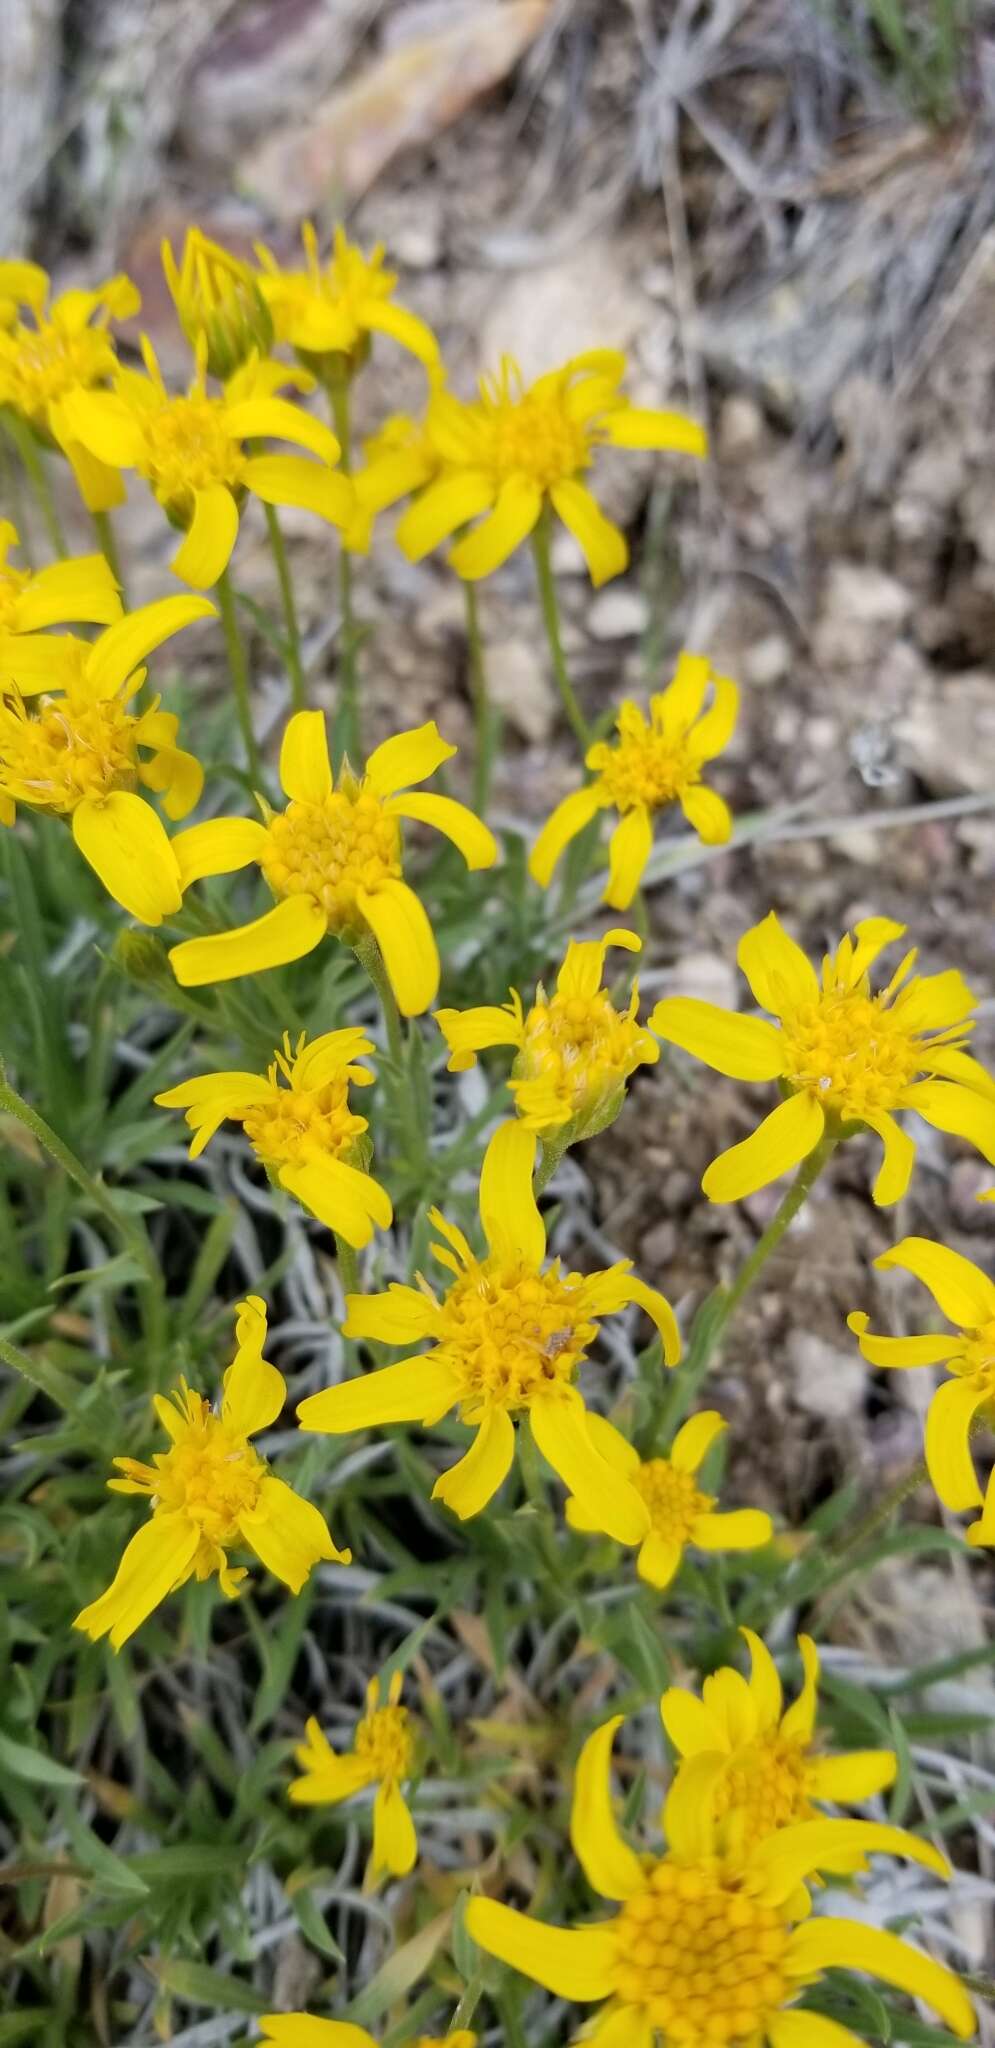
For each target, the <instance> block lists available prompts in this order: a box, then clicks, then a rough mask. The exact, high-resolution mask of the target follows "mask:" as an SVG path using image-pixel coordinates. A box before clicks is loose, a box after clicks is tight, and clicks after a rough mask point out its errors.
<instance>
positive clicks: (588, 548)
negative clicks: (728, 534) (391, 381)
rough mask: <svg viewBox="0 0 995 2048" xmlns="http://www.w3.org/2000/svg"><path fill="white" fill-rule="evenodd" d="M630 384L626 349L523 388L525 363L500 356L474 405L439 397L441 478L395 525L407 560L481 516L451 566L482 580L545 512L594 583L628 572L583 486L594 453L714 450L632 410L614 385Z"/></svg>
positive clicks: (436, 420) (695, 434)
mask: <svg viewBox="0 0 995 2048" xmlns="http://www.w3.org/2000/svg"><path fill="white" fill-rule="evenodd" d="M624 375H625V357H624V355H622V354H621V353H620V351H619V350H617V349H609V348H603V349H592V350H591V351H590V352H589V353H588V354H587V355H582V356H574V357H573V358H572V359H571V360H570V362H567V363H564V364H563V366H562V368H561V369H559V370H549V371H547V373H546V375H545V376H544V377H539V378H538V379H537V381H536V382H535V383H534V384H530V385H528V386H527V387H523V384H522V375H521V371H520V370H519V367H518V364H517V363H516V362H515V361H514V360H513V359H512V357H510V356H505V357H504V358H503V360H502V364H501V369H500V371H499V373H498V374H497V375H496V376H493V377H484V378H482V379H481V382H480V396H479V398H477V399H475V400H473V401H472V403H470V404H466V403H465V402H464V401H463V400H462V399H459V398H454V397H453V395H452V393H451V392H448V391H437V392H436V393H435V395H434V396H433V398H432V400H431V403H430V405H429V411H428V433H429V438H430V440H431V441H432V442H434V445H435V448H436V451H437V453H438V456H439V459H440V462H441V465H442V475H441V476H440V478H439V480H438V482H437V483H434V484H432V485H430V487H429V489H428V490H426V491H424V492H423V494H422V495H421V497H420V498H419V499H418V500H417V502H416V503H415V504H414V505H412V506H410V507H409V509H408V511H407V512H406V513H405V514H404V517H403V519H402V520H401V522H400V525H399V526H398V529H397V542H398V546H399V547H400V548H401V550H402V552H403V553H404V554H406V555H407V556H408V559H409V561H412V562H417V561H420V560H421V558H422V556H423V555H427V554H429V553H430V552H431V550H432V549H433V548H436V547H438V546H439V543H440V542H441V541H444V540H447V539H448V538H449V536H450V534H453V533H455V532H456V530H457V528H458V527H461V526H465V525H466V523H467V521H468V520H470V519H476V518H477V516H478V514H479V513H481V512H484V513H486V515H487V516H486V518H484V519H483V520H482V521H481V524H480V525H479V526H478V527H476V529H475V530H474V532H473V533H469V534H466V535H465V536H464V537H463V539H462V540H459V541H457V543H456V545H455V547H454V548H452V549H451V550H450V554H449V558H448V559H449V561H450V562H451V564H452V566H453V568H454V569H455V570H456V573H457V575H458V576H463V577H465V578H466V579H467V580H468V581H470V582H476V580H477V579H478V577H481V576H489V575H491V573H492V571H493V570H495V569H498V568H500V566H501V564H502V562H506V561H507V559H508V557H509V555H511V554H513V553H514V551H515V549H516V548H517V547H519V546H520V545H521V543H522V541H524V540H527V539H528V537H529V535H530V533H532V532H533V530H534V528H535V526H536V524H537V521H538V519H539V516H540V513H541V512H542V511H543V508H544V506H545V505H546V504H547V503H548V504H550V505H551V506H552V509H553V511H554V512H555V513H556V514H557V516H558V517H559V518H560V519H562V521H563V524H564V526H566V527H567V528H568V529H569V531H570V532H571V533H572V534H573V536H574V539H575V540H576V541H577V543H578V545H579V546H580V548H581V549H582V550H583V554H584V559H585V561H586V562H587V566H588V569H589V571H590V575H591V581H592V583H595V584H600V583H605V582H607V581H608V579H609V577H611V576H619V575H621V573H622V570H623V569H624V568H625V567H626V564H627V562H628V559H629V550H628V547H627V545H626V540H625V535H624V534H623V533H621V532H620V531H619V528H618V527H617V526H614V525H613V524H612V522H611V520H610V519H606V517H605V515H604V513H603V512H602V511H601V508H600V506H599V505H598V503H597V501H596V499H595V498H594V497H593V496H592V494H591V492H590V491H589V490H588V488H587V485H586V483H583V482H582V481H581V479H582V478H583V477H584V476H585V475H586V473H587V471H588V470H589V469H590V467H591V464H592V462H593V459H594V454H595V450H596V449H597V448H599V447H602V446H604V445H605V444H608V445H610V446H612V447H615V448H667V449H674V450H678V451H680V452H682V453H683V454H686V455H704V454H705V452H706V449H707V445H708V444H707V441H706V438H705V434H704V431H703V429H702V428H701V427H699V426H697V425H696V424H695V422H694V421H693V420H689V419H685V417H684V414H683V413H679V412H654V411H650V410H647V409H646V408H644V407H642V406H635V405H633V404H632V403H631V401H630V400H629V399H628V398H627V397H626V396H625V393H624V392H623V391H621V390H620V388H619V387H620V385H621V382H622V378H623V377H624Z"/></svg>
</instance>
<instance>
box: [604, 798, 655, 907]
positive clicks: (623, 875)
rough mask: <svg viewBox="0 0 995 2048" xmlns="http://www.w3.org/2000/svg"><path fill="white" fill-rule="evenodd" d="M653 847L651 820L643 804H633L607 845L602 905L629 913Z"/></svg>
mask: <svg viewBox="0 0 995 2048" xmlns="http://www.w3.org/2000/svg"><path fill="white" fill-rule="evenodd" d="M652 847H653V820H652V818H651V817H650V814H649V812H648V810H647V809H646V806H645V804H634V805H633V807H632V809H631V811H626V813H625V816H624V817H623V818H621V819H620V820H619V822H618V824H617V825H616V827H615V830H614V832H613V833H612V836H611V839H610V840H609V842H608V881H607V883H606V885H605V890H604V894H603V897H602V902H604V903H610V905H611V907H612V909H613V910H628V908H629V905H630V903H631V902H632V899H633V897H634V895H635V893H636V890H637V889H638V887H639V884H640V882H641V881H642V879H643V869H644V868H645V866H646V863H647V861H648V860H649V857H650V853H651V851H652Z"/></svg>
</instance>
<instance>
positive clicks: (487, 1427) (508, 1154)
mask: <svg viewBox="0 0 995 2048" xmlns="http://www.w3.org/2000/svg"><path fill="white" fill-rule="evenodd" d="M535 1151H536V1140H535V1136H534V1133H533V1132H532V1131H528V1130H526V1129H525V1127H524V1125H522V1124H520V1123H515V1122H512V1123H506V1124H502V1125H501V1126H500V1127H499V1129H498V1130H496V1131H495V1133H494V1135H493V1137H492V1138H491V1140H490V1143H489V1145H488V1147H487V1151H486V1153H485V1156H484V1163H483V1167H482V1169H481V1175H480V1220H481V1223H482V1226H483V1231H484V1237H485V1239H486V1241H487V1254H486V1256H485V1257H484V1258H483V1259H478V1258H476V1257H475V1256H474V1254H473V1252H472V1251H471V1249H470V1246H469V1244H468V1243H467V1240H466V1238H465V1237H464V1235H463V1233H462V1231H461V1230H457V1229H456V1227H455V1225H454V1224H452V1223H447V1222H446V1220H445V1218H444V1217H443V1216H441V1215H440V1214H439V1211H438V1210H437V1209H431V1210H430V1211H429V1220H430V1222H431V1223H432V1224H434V1226H435V1229H436V1230H437V1231H438V1232H439V1234H440V1236H441V1237H442V1238H444V1240H445V1242H444V1243H443V1244H434V1245H433V1246H432V1251H433V1253H434V1255H435V1257H436V1258H437V1259H438V1260H439V1262H440V1264H441V1265H443V1266H445V1267H447V1268H448V1270H449V1272H450V1273H451V1274H452V1275H453V1278H452V1281H451V1283H450V1286H449V1289H448V1292H447V1293H446V1294H445V1296H444V1298H443V1299H442V1301H439V1300H437V1298H436V1296H435V1295H434V1294H433V1293H432V1292H431V1290H430V1288H429V1287H428V1286H427V1285H426V1284H425V1282H424V1281H423V1282H421V1284H420V1285H419V1286H418V1287H402V1286H399V1285H397V1284H396V1283H395V1285H393V1286H392V1287H390V1288H389V1289H388V1291H387V1292H386V1293H385V1294H371V1295H362V1294H350V1295H348V1296H347V1297H346V1308H347V1311H348V1315H347V1320H346V1322H345V1323H344V1324H343V1330H344V1333H345V1335H346V1336H347V1337H353V1338H373V1339H374V1340H375V1341H376V1342H378V1343H382V1344H408V1343H412V1342H417V1340H418V1339H419V1338H423V1337H430V1338H431V1339H432V1348H431V1350H430V1351H427V1352H425V1353H424V1354H423V1355H422V1356H421V1357H418V1358H406V1359H404V1360H403V1361H402V1362H401V1363H400V1364H398V1365H388V1366H384V1367H383V1368H381V1370H379V1371H377V1372H369V1373H366V1374H364V1375H363V1376H362V1377H361V1378H359V1379H354V1380H348V1381H345V1382H343V1383H342V1384H341V1385H339V1386H337V1387H328V1388H326V1390H325V1391H324V1393H321V1394H312V1395H311V1396H310V1397H309V1398H308V1399H307V1400H306V1401H302V1403H301V1405H300V1408H299V1409H298V1411H297V1413H298V1419H299V1421H300V1424H301V1428H302V1429H314V1430H319V1431H321V1432H322V1433H323V1434H325V1435H330V1436H339V1435H345V1434H348V1433H349V1432H350V1431H352V1430H354V1429H371V1428H372V1429H376V1428H380V1427H381V1426H382V1425H383V1424H384V1423H391V1422H420V1423H422V1424H423V1425H424V1426H425V1427H426V1428H428V1427H431V1425H432V1424H433V1423H436V1422H438V1421H439V1420H440V1419H441V1417H442V1416H443V1415H445V1414H446V1413H447V1412H448V1410H449V1409H451V1408H457V1409H458V1411H459V1415H460V1419H461V1420H462V1421H463V1422H467V1423H470V1424H471V1425H473V1426H474V1427H475V1428H476V1431H477V1434H476V1436H475V1438H474V1440H473V1443H472V1444H471V1445H470V1448H469V1450H468V1451H467V1452H466V1453H465V1455H464V1456H463V1457H462V1458H461V1459H460V1460H459V1462H458V1463H457V1464H455V1465H453V1466H452V1467H451V1468H450V1470H449V1471H448V1472H444V1473H443V1474H442V1475H441V1477H440V1478H439V1479H437V1480H436V1483H435V1486H434V1488H433V1499H435V1500H442V1501H445V1503H446V1505H447V1507H450V1508H452V1510H453V1512H454V1514H457V1515H459V1516H460V1517H461V1519H463V1520H466V1518H467V1517H468V1516H470V1515H476V1514H479V1513H480V1511H481V1509H482V1508H485V1507H486V1506H487V1503H488V1501H489V1500H491V1499H492V1498H493V1496H494V1494H495V1493H496V1492H497V1490H498V1487H499V1486H500V1485H501V1483H502V1481H503V1480H504V1479H505V1478H506V1477H507V1474H508V1471H509V1468H510V1466H511V1462H512V1458H513V1456H514V1449H515V1428H514V1421H513V1418H514V1417H515V1416H517V1415H521V1414H523V1413H525V1412H527V1413H528V1417H529V1421H530V1423H531V1427H532V1433H533V1436H534V1437H535V1441H536V1443H537V1444H538V1447H539V1449H540V1451H541V1452H542V1454H543V1456H544V1457H545V1458H546V1459H548V1461H549V1463H550V1464H551V1465H552V1467H553V1469H554V1471H556V1472H558V1473H559V1475H560V1478H561V1479H562V1480H563V1481H564V1483H565V1484H566V1486H567V1487H568V1488H569V1490H570V1491H571V1492H572V1493H574V1494H576V1495H577V1496H578V1498H579V1499H580V1500H581V1501H582V1502H583V1503H584V1506H585V1508H586V1509H587V1510H588V1511H589V1512H590V1514H591V1517H592V1527H594V1528H597V1529H600V1530H602V1531H603V1532H604V1534H605V1535H608V1536H615V1537H617V1538H618V1541H619V1542H621V1543H638V1542H639V1541H640V1540H641V1539H642V1537H643V1536H644V1535H645V1534H646V1532H647V1530H648V1528H649V1512H648V1510H647V1508H646V1505H645V1503H644V1502H643V1500H642V1499H641V1498H640V1496H639V1494H638V1493H637V1492H636V1489H635V1487H634V1486H631V1485H629V1484H628V1483H627V1482H626V1481H625V1480H624V1479H621V1478H620V1477H619V1474H618V1473H617V1472H616V1471H615V1470H613V1468H612V1467H611V1466H609V1465H608V1464H606V1462H605V1460H604V1458H603V1457H602V1456H601V1453H600V1452H599V1450H598V1449H597V1446H596V1444H595V1440H594V1437H593V1436H592V1434H591V1431H590V1428H589V1426H588V1424H589V1420H590V1418H589V1416H588V1412H587V1409H586V1407H585V1405H584V1400H583V1397H582V1395H581V1393H580V1391H579V1389H578V1387H577V1386H576V1385H575V1384H574V1382H575V1379H576V1374H577V1369H578V1367H579V1366H580V1364H581V1362H582V1360H583V1359H584V1358H585V1356H586V1354H587V1352H588V1350H589V1349H590V1347H591V1344H592V1343H593V1342H594V1339H595V1337H596V1336H597V1333H598V1320H599V1318H600V1317H601V1316H606V1315H611V1314H613V1313H614V1311H615V1310H617V1309H620V1308H624V1307H625V1306H626V1304H627V1303H628V1302H637V1303H638V1304H639V1306H640V1308H642V1309H643V1310H645V1312H646V1314H647V1315H648V1316H649V1317H650V1319H651V1321H652V1322H654V1323H655V1324H656V1326H657V1329H658V1330H659V1332H660V1336H661V1339H662V1342H663V1353H664V1357H665V1359H666V1361H667V1364H668V1365H676V1363H677V1360H678V1358H679V1357H680V1337H679V1335H678V1331H677V1324H676V1321H675V1319H674V1312H673V1310H672V1308H671V1307H670V1304H669V1302H667V1301H665V1300H664V1297H663V1295H662V1294H658V1293H657V1292H656V1289H655V1288H652V1287H647V1286H646V1284H645V1282H644V1281H642V1280H637V1279H636V1277H635V1275H634V1274H633V1273H632V1272H631V1270H630V1267H629V1261H628V1260H627V1259H623V1260H620V1261H619V1263H618V1265H617V1266H611V1267H609V1268H608V1270H607V1271H605V1272H602V1273H590V1274H582V1273H564V1272H563V1271H562V1270H561V1268H560V1263H559V1260H558V1259H557V1260H554V1261H553V1264H552V1265H551V1266H549V1267H545V1257H546V1230H545V1225H544V1223H543V1220H542V1217H541V1216H540V1214H539V1210H538V1207H537V1205H536V1199H535V1194H534V1192H533V1187H532V1173H533V1168H534V1165H535Z"/></svg>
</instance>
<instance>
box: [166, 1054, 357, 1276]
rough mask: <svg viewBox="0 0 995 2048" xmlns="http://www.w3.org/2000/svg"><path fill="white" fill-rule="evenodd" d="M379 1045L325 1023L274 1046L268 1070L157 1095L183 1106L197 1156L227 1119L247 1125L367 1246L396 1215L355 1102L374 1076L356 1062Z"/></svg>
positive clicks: (284, 1175)
mask: <svg viewBox="0 0 995 2048" xmlns="http://www.w3.org/2000/svg"><path fill="white" fill-rule="evenodd" d="M372 1051H373V1044H372V1041H371V1040H370V1039H368V1038H367V1036H366V1034H365V1032H364V1031H362V1030H360V1029H359V1028H357V1027H355V1026H348V1027H346V1028H345V1029H344V1030H341V1031H326V1032H325V1033H324V1035H323V1036H322V1037H321V1038H315V1039H313V1040H312V1042H311V1044H310V1045H308V1044H307V1041H306V1037H305V1034H304V1032H301V1035H300V1038H299V1039H298V1041H297V1043H296V1045H295V1046H293V1047H291V1043H290V1034H289V1032H285V1033H284V1037H283V1048H282V1050H278V1051H276V1052H274V1054H273V1064H272V1066H271V1067H269V1069H268V1070H267V1072H266V1073H265V1074H239V1073H234V1074H201V1075H200V1076H199V1077H198V1079H197V1080H194V1081H182V1082H181V1083H180V1086H179V1087H178V1088H168V1089H167V1090H166V1092H165V1093H164V1094H163V1095H157V1096H156V1098H155V1099H156V1101H157V1102H158V1103H159V1104H160V1105H161V1107H162V1108H163V1109H185V1110H186V1113H187V1114H186V1121H187V1123H188V1124H189V1125H190V1128H191V1130H192V1131H193V1133H194V1137H193V1142H192V1144H191V1146H190V1157H191V1159H196V1158H197V1157H198V1156H199V1154H200V1153H201V1152H202V1151H203V1149H204V1147H205V1145H207V1144H208V1143H209V1141H210V1140H211V1138H213V1136H214V1134H215V1132H216V1131H217V1129H218V1127H219V1125H220V1124H222V1123H224V1122H225V1121H226V1120H228V1119H230V1120H231V1121H232V1122H233V1123H240V1124H241V1125H242V1128H243V1130H244V1131H245V1135H246V1137H247V1138H248V1140H249V1143H250V1145H251V1146H252V1149H253V1151H254V1153H255V1155H256V1158H257V1159H259V1160H261V1161H262V1163H263V1165H264V1166H265V1168H266V1170H267V1172H268V1173H270V1174H272V1176H273V1178H274V1179H275V1180H276V1181H277V1182H278V1184H279V1186H280V1187H282V1188H286V1190H287V1193H288V1194H291V1195H295V1196H296V1198H297V1200H298V1201H299V1202H303V1204H304V1207H305V1208H306V1209H310V1211H311V1214H312V1215H313V1216H317V1217H318V1220H319V1222H321V1223H325V1224H327V1226H328V1228H329V1230H334V1231H335V1232H336V1235H337V1236H339V1237H344V1238H345V1241H346V1243H347V1244H351V1245H354V1246H356V1248H357V1249H360V1248H361V1247H362V1246H363V1245H365V1244H369V1241H370V1238H371V1237H372V1235H373V1229H374V1225H378V1226H379V1228H380V1229H381V1230H388V1229H389V1228H390V1224H391V1221H392V1218H393V1210H392V1208H391V1204H390V1196H389V1195H388V1194H387V1192H386V1189H384V1188H382V1187H381V1186H380V1184H379V1182H378V1181H375V1180H374V1179H373V1177H372V1175H371V1174H369V1173H367V1172H366V1171H365V1169H364V1166H363V1164H362V1140H363V1137H364V1134H365V1133H366V1131H367V1130H368V1129H369V1125H368V1123H367V1121H366V1118H365V1117H364V1116H356V1115H355V1114H354V1112H353V1111H352V1109H351V1108H350V1106H349V1087H350V1084H352V1085H354V1086H356V1087H362V1086H364V1085H365V1084H367V1083H368V1082H370V1081H372V1079H373V1075H372V1074H371V1073H370V1072H369V1070H368V1069H367V1068H366V1067H361V1066H357V1065H356V1064H355V1063H356V1061H357V1060H360V1059H362V1058H364V1056H365V1055H366V1054H367V1053H371V1052H372Z"/></svg>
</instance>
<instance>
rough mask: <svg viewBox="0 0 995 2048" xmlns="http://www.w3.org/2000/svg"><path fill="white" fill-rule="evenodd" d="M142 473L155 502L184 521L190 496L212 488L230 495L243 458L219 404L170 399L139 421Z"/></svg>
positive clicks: (208, 400)
mask: <svg viewBox="0 0 995 2048" xmlns="http://www.w3.org/2000/svg"><path fill="white" fill-rule="evenodd" d="M141 424H142V430H143V432H144V435H145V452H144V455H143V457H142V471H143V474H144V475H145V476H146V477H147V478H148V481H149V483H150V484H151V486H152V489H153V490H154V492H155V494H156V497H157V498H158V499H159V500H160V503H161V504H163V505H164V506H165V507H166V509H167V511H169V512H172V513H173V514H174V516H175V517H177V518H179V519H181V520H182V519H184V518H186V517H188V516H189V513H190V510H191V505H192V496H193V493H194V491H206V490H209V489H210V488H211V485H212V484H227V485H228V486H229V488H230V489H235V488H237V486H238V485H239V484H240V483H241V481H242V477H243V474H244V469H245V458H244V456H243V454H242V450H241V447H240V445H239V443H238V442H237V441H236V440H233V438H232V436H231V434H230V433H229V432H228V428H227V425H226V423H225V405H224V401H223V400H222V399H220V398H171V399H170V400H169V401H168V402H167V404H165V405H163V406H162V407H161V408H160V409H159V410H158V411H157V412H150V413H149V414H147V415H145V416H143V417H142V421H141Z"/></svg>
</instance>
